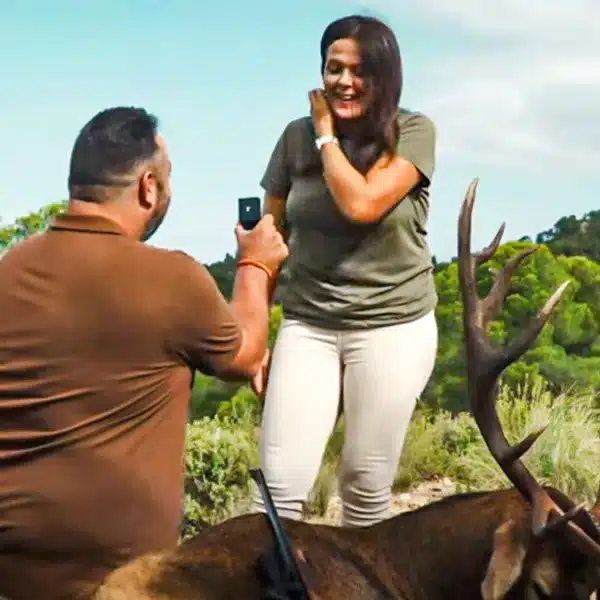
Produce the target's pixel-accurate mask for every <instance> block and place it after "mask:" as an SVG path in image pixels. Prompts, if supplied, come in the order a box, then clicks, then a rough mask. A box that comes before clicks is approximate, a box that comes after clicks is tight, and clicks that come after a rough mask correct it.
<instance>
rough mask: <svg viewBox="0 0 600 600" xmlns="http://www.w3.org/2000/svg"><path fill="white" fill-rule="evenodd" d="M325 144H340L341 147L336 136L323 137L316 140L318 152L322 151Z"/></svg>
mask: <svg viewBox="0 0 600 600" xmlns="http://www.w3.org/2000/svg"><path fill="white" fill-rule="evenodd" d="M325 144H338V145H339V141H338V139H337V138H336V137H335V135H322V136H321V137H318V138H317V139H316V140H315V146H316V147H317V150H321V148H322V147H323V146H324V145H325Z"/></svg>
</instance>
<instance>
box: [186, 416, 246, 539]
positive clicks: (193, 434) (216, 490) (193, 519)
mask: <svg viewBox="0 0 600 600" xmlns="http://www.w3.org/2000/svg"><path fill="white" fill-rule="evenodd" d="M256 462H257V445H256V439H255V427H254V425H253V423H251V422H248V421H243V420H237V421H236V422H233V421H231V420H230V419H229V418H226V417H214V418H212V419H209V418H204V419H201V420H199V421H195V422H193V423H191V424H189V425H188V427H187V433H186V454H185V519H184V525H183V532H182V533H183V536H184V537H188V536H189V535H192V534H194V533H196V532H197V531H198V529H199V528H200V527H201V526H202V525H213V524H215V523H218V522H220V521H223V520H225V519H228V518H230V517H232V516H234V515H235V514H236V513H239V512H240V511H242V510H243V509H244V508H245V506H246V505H247V504H248V500H249V497H250V491H251V486H253V485H254V484H253V482H252V478H251V477H250V473H249V469H250V468H251V467H252V466H253V465H254V464H256Z"/></svg>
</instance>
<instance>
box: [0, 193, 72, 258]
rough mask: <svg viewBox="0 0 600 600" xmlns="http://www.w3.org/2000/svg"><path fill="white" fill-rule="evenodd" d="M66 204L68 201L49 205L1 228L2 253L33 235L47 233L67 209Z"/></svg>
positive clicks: (0, 244)
mask: <svg viewBox="0 0 600 600" xmlns="http://www.w3.org/2000/svg"><path fill="white" fill-rule="evenodd" d="M66 204H67V201H66V200H64V201H63V202H56V203H54V204H48V205H47V206H43V207H42V208H40V209H39V210H37V211H35V212H30V213H29V214H28V215H26V216H24V217H19V218H18V219H16V220H15V222H14V223H12V224H10V225H5V226H3V227H0V252H4V251H5V250H7V249H8V248H10V247H11V246H14V245H15V244H18V243H19V242H21V241H23V240H25V239H27V238H28V237H29V236H31V235H34V234H36V233H41V232H42V231H45V230H46V229H47V228H48V226H49V225H50V221H51V220H52V219H53V218H54V217H55V216H56V215H57V214H59V213H60V212H62V211H63V210H64V209H65V207H66Z"/></svg>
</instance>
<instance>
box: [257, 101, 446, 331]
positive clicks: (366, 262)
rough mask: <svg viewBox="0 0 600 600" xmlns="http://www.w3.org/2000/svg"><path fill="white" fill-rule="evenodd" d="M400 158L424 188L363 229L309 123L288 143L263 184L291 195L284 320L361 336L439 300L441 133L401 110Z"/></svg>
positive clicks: (292, 128)
mask: <svg viewBox="0 0 600 600" xmlns="http://www.w3.org/2000/svg"><path fill="white" fill-rule="evenodd" d="M398 123H399V130H400V134H399V140H398V144H397V149H396V153H397V154H398V155H399V156H402V157H404V158H406V159H407V160H409V161H411V162H412V163H413V164H414V165H415V167H416V168H417V169H418V170H419V171H420V173H421V174H422V175H423V177H422V181H421V183H420V184H419V185H418V186H416V187H415V188H413V190H411V192H409V194H408V195H407V196H406V197H405V198H403V199H402V198H398V200H399V203H398V204H397V205H396V206H395V208H393V209H392V210H391V211H390V212H388V213H387V214H386V215H385V217H384V218H382V219H381V220H380V221H379V222H377V223H375V224H368V225H365V224H357V223H353V222H352V221H350V220H349V219H348V218H347V217H345V216H344V215H343V213H341V212H340V210H339V209H338V208H337V206H336V204H335V201H334V199H333V198H332V196H331V194H330V192H329V189H328V187H327V184H326V183H325V179H324V177H323V166H322V162H321V158H320V155H319V152H318V150H317V149H316V147H315V143H314V142H315V133H314V129H313V127H312V121H311V119H310V117H303V118H300V119H296V120H294V121H292V122H290V123H289V124H288V125H287V126H286V127H285V129H284V131H283V133H282V134H281V136H280V137H279V139H278V141H277V143H276V145H275V148H274V150H273V153H272V155H271V157H270V160H269V163H268V165H267V168H266V171H265V174H264V176H263V178H262V180H261V182H260V183H261V186H262V187H263V188H264V190H265V191H266V192H267V193H268V194H271V195H274V196H278V197H283V198H286V208H285V228H286V233H287V236H288V244H289V250H290V252H289V256H288V259H287V260H286V262H285V264H284V265H283V268H282V270H281V274H280V278H279V281H278V289H277V298H278V300H279V301H280V302H281V304H282V309H283V313H284V315H285V316H286V317H288V318H295V319H300V320H302V321H305V322H307V323H309V324H313V325H316V326H320V327H324V328H331V329H357V328H370V327H380V326H386V325H393V324H397V323H403V322H407V321H412V320H414V319H417V318H419V317H421V316H423V315H425V314H426V313H428V312H430V311H431V310H433V309H434V308H435V306H436V303H437V295H436V291H435V286H434V280H433V265H432V259H431V253H430V251H429V248H428V245H427V240H426V238H427V218H428V214H429V186H430V182H431V178H432V175H433V171H434V166H435V127H434V125H433V123H432V121H431V120H430V119H429V118H428V117H427V116H425V115H423V114H421V113H418V112H411V111H408V110H405V109H399V112H398Z"/></svg>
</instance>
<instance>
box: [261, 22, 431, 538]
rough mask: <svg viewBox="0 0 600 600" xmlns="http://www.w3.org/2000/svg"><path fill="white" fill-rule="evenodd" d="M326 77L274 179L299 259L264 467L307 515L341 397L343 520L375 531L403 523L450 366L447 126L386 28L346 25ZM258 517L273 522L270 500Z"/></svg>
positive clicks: (285, 147) (276, 209)
mask: <svg viewBox="0 0 600 600" xmlns="http://www.w3.org/2000/svg"><path fill="white" fill-rule="evenodd" d="M321 72H322V78H323V88H324V90H323V91H322V90H313V91H311V92H310V94H309V99H310V107H311V116H310V117H303V118H299V119H297V120H294V121H292V122H291V123H289V124H288V125H287V126H286V127H285V129H284V131H283V133H282V135H281V136H280V138H279V140H278V141H277V144H276V145H275V148H274V150H273V153H272V155H271V158H270V160H269V163H268V166H267V169H266V172H265V174H264V176H263V178H262V181H261V185H262V187H263V188H264V190H265V192H266V195H265V212H270V213H272V214H273V215H274V217H275V219H276V221H282V222H283V225H282V228H283V229H284V232H285V234H286V237H287V238H288V244H289V251H290V253H289V257H288V260H287V263H286V265H285V266H284V269H283V271H282V279H283V280H280V282H279V284H280V286H281V287H282V289H280V290H279V295H280V300H281V303H282V308H283V320H282V324H281V328H280V330H279V334H278V337H277V341H276V344H275V347H274V350H273V356H272V360H271V365H270V372H269V377H268V384H267V388H266V395H265V405H264V413H263V421H262V431H261V439H260V453H261V467H262V469H263V470H264V473H265V477H266V480H267V483H268V485H269V487H270V489H271V494H272V496H273V500H274V502H275V505H276V507H277V509H278V511H279V512H280V514H281V515H282V516H285V517H288V518H295V519H299V518H300V517H301V515H302V509H303V504H304V502H305V501H306V499H307V497H308V494H309V492H310V490H311V487H312V485H313V484H314V481H315V479H316V477H317V475H318V472H319V468H320V464H321V460H322V458H323V453H324V450H325V447H326V445H327V441H328V438H329V436H330V434H331V432H332V430H333V428H334V426H335V422H336V420H337V415H338V404H339V401H340V397H341V398H342V399H343V410H344V423H345V439H344V447H343V451H342V457H341V463H340V473H339V477H340V493H341V497H342V501H343V513H342V522H343V524H344V525H346V526H365V525H370V524H372V523H375V522H377V521H380V520H381V519H384V518H386V517H387V516H388V515H389V511H390V505H391V487H392V483H393V480H394V476H395V473H396V469H397V466H398V461H399V459H400V455H401V452H402V447H403V443H404V438H405V435H406V430H407V427H408V424H409V421H410V418H411V415H412V412H413V410H414V407H415V403H416V400H417V398H418V397H419V395H420V394H421V393H422V391H423V389H424V387H425V385H426V383H427V381H428V379H429V377H430V376H431V373H432V371H433V367H434V364H435V357H436V352H437V325H436V320H435V314H434V309H435V306H436V303H437V295H436V291H435V287H434V280H433V267H432V259H431V254H430V251H429V249H428V246H427V241H426V235H427V218H428V213H429V186H430V183H431V178H432V175H433V171H434V164H435V128H434V125H433V123H432V121H431V120H430V119H429V118H428V117H426V116H425V115H423V114H421V113H418V112H412V111H409V110H406V109H403V108H399V101H400V93H401V89H402V63H401V58H400V53H399V49H398V44H397V41H396V38H395V36H394V33H393V32H392V31H391V30H390V29H389V28H388V27H387V26H386V25H385V24H383V23H382V22H381V21H379V20H377V19H374V18H372V17H364V16H350V17H345V18H342V19H339V20H337V21H334V22H333V23H331V24H330V25H329V26H328V27H327V28H326V29H325V32H324V33H323V37H322V39H321ZM259 387H260V386H259ZM259 392H260V390H259ZM255 507H256V509H257V510H264V506H263V504H262V502H261V500H260V497H259V496H258V495H257V496H256V499H255Z"/></svg>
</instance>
